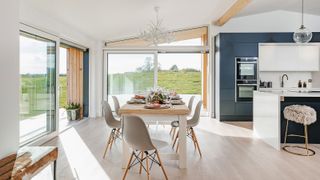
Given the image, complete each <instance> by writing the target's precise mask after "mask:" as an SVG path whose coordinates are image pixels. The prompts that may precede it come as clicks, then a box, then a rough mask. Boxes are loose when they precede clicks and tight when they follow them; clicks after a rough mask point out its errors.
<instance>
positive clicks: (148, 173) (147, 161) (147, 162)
mask: <svg viewBox="0 0 320 180" xmlns="http://www.w3.org/2000/svg"><path fill="white" fill-rule="evenodd" d="M146 169H147V177H148V180H149V179H150V172H149V157H148V154H146Z"/></svg>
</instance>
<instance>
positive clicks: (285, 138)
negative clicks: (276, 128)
mask: <svg viewBox="0 0 320 180" xmlns="http://www.w3.org/2000/svg"><path fill="white" fill-rule="evenodd" d="M288 125H289V120H288V119H287V124H286V132H285V135H284V144H287V136H288Z"/></svg>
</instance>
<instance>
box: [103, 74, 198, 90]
mask: <svg viewBox="0 0 320 180" xmlns="http://www.w3.org/2000/svg"><path fill="white" fill-rule="evenodd" d="M153 78H154V77H153V72H128V73H121V74H111V75H109V78H108V80H109V84H111V86H109V87H108V88H109V89H108V92H109V93H110V94H128V93H132V92H139V91H145V90H147V89H148V88H150V87H153ZM158 86H159V87H163V88H166V89H170V90H175V91H176V92H177V93H179V94H201V88H202V85H201V72H200V71H183V70H181V71H159V72H158Z"/></svg>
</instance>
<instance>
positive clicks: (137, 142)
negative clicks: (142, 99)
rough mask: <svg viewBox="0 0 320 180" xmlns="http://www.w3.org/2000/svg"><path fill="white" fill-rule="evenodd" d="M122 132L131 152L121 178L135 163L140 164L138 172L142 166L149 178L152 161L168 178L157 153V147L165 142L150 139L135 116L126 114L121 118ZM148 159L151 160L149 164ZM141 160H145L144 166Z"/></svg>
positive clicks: (141, 122) (143, 124)
mask: <svg viewBox="0 0 320 180" xmlns="http://www.w3.org/2000/svg"><path fill="white" fill-rule="evenodd" d="M122 132H123V138H124V141H125V142H126V143H127V144H128V146H129V147H130V148H132V153H131V156H130V159H129V162H128V165H127V168H126V170H125V173H124V175H123V178H122V179H123V180H124V179H125V178H126V176H127V173H128V170H129V169H131V168H132V167H133V166H135V165H137V164H140V170H139V173H140V174H141V170H142V168H143V169H144V170H145V171H146V173H147V176H148V179H149V178H150V169H151V167H152V164H153V163H156V164H158V165H159V166H160V167H161V170H162V172H163V174H164V176H165V179H168V177H167V174H166V172H165V170H164V167H163V164H162V162H161V160H160V156H159V153H158V148H161V147H164V146H167V143H166V142H164V141H160V140H151V138H150V135H149V132H148V129H147V127H146V125H145V123H144V122H143V120H142V119H141V118H139V117H137V116H126V117H125V118H124V119H123V131H122ZM149 160H150V161H151V164H150V166H149ZM143 162H145V164H146V166H144V164H143Z"/></svg>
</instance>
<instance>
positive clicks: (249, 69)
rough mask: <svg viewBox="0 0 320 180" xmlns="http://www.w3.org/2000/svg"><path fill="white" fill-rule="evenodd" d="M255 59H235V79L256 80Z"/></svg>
mask: <svg viewBox="0 0 320 180" xmlns="http://www.w3.org/2000/svg"><path fill="white" fill-rule="evenodd" d="M257 59H258V58H257V57H236V79H237V80H257Z"/></svg>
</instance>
